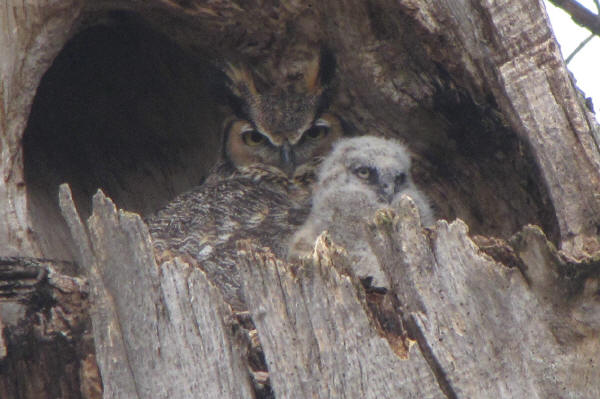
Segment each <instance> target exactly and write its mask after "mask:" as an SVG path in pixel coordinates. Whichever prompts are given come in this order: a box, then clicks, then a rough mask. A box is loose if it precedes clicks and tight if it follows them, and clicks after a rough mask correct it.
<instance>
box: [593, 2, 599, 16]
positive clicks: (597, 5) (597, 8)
mask: <svg viewBox="0 0 600 399" xmlns="http://www.w3.org/2000/svg"><path fill="white" fill-rule="evenodd" d="M594 4H596V11H597V12H598V14H600V0H594Z"/></svg>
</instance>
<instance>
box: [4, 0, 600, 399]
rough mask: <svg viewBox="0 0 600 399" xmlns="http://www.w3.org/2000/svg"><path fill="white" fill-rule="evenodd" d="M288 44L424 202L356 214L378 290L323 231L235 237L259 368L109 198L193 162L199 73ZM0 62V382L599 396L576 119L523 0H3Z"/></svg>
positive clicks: (543, 24)
mask: <svg viewBox="0 0 600 399" xmlns="http://www.w3.org/2000/svg"><path fill="white" fill-rule="evenodd" d="M303 40H305V41H308V42H320V43H322V44H324V45H325V46H326V47H328V48H329V49H330V50H331V51H332V53H333V54H334V55H335V57H336V61H337V66H336V78H335V96H334V97H333V101H332V106H331V107H332V110H333V111H334V112H336V113H338V114H339V115H340V116H342V117H343V119H344V121H345V122H346V125H347V129H348V130H350V131H351V132H353V133H358V134H377V135H385V136H389V137H396V138H398V139H400V140H402V141H404V142H406V143H407V145H408V146H409V148H410V149H411V151H412V152H413V154H414V158H415V171H414V175H415V177H416V182H417V184H418V185H419V186H420V187H422V189H423V190H424V191H425V192H427V194H428V196H429V197H431V199H432V201H433V203H434V204H435V205H436V207H437V214H438V215H437V216H438V217H439V218H440V219H444V220H441V221H439V222H438V223H437V225H436V226H435V227H434V228H433V229H432V230H427V231H425V230H422V229H421V228H420V226H419V224H418V219H417V216H416V215H415V213H414V209H413V206H412V204H411V203H410V201H407V202H406V203H405V204H404V205H403V206H402V207H401V208H400V209H398V210H397V214H393V213H381V214H378V215H374V221H373V224H372V225H371V227H370V231H371V236H370V243H371V245H372V247H373V248H374V251H375V252H376V253H377V255H378V259H380V261H381V264H382V266H383V267H384V269H385V270H386V272H387V273H388V275H389V277H390V281H392V282H393V284H392V289H391V290H390V291H389V292H387V293H385V294H383V293H380V292H370V291H367V292H365V290H364V288H363V287H362V286H361V284H360V283H359V282H357V281H356V280H355V279H354V278H353V277H352V276H350V275H349V274H348V272H347V270H348V269H349V268H347V267H346V266H345V262H346V260H345V259H344V258H343V255H340V253H339V252H338V250H337V249H336V247H335V245H334V244H332V243H330V242H329V241H328V240H327V239H326V238H325V237H322V238H321V239H320V240H319V241H318V243H317V246H316V250H315V254H314V256H313V257H312V258H311V259H307V260H305V262H304V263H303V264H302V265H290V264H287V263H285V262H283V261H282V260H279V259H275V258H274V257H273V256H272V255H271V254H270V253H269V251H268V249H264V248H260V247H259V246H258V245H257V244H256V243H251V242H242V243H240V255H241V258H240V270H241V273H242V274H243V276H244V288H245V293H246V296H247V299H248V306H249V315H250V317H251V318H252V320H253V322H254V325H255V326H256V333H257V334H258V335H257V337H258V339H257V340H258V341H259V342H260V351H263V352H264V356H265V359H266V365H267V367H268V373H267V371H257V370H256V369H254V368H253V367H252V365H251V364H250V363H252V361H251V360H250V357H251V356H252V355H251V353H253V351H256V344H257V342H255V341H257V340H254V341H253V339H254V338H256V337H255V336H254V334H255V332H254V331H250V332H249V336H248V334H247V333H248V331H247V330H246V327H247V325H244V321H241V320H240V315H239V314H233V313H232V312H231V310H230V309H229V308H228V307H227V306H226V305H225V304H224V302H223V300H222V299H221V297H220V295H219V293H218V291H217V290H216V289H215V287H213V286H212V284H211V282H210V281H208V280H207V278H206V277H205V275H204V274H203V273H202V271H200V270H198V269H195V268H192V267H190V266H188V265H186V264H185V263H184V262H183V261H182V260H175V261H173V262H170V263H166V264H163V265H156V264H155V261H154V257H153V253H152V251H151V243H150V241H149V240H150V239H149V236H148V232H147V229H146V227H145V226H144V224H143V222H142V221H141V219H140V217H139V216H137V215H136V214H135V213H133V212H137V213H139V214H141V215H142V216H146V215H148V214H150V213H151V212H153V211H155V210H156V209H157V208H159V207H161V206H162V205H164V204H165V203H166V202H167V201H169V200H170V199H171V198H173V196H175V195H176V194H178V193H180V192H182V191H184V190H186V189H188V188H190V187H191V186H194V185H196V184H199V183H200V182H201V180H202V178H204V177H206V174H207V171H208V169H209V168H210V166H211V165H212V164H213V163H214V162H215V161H216V158H217V156H218V154H219V145H220V137H219V134H218V132H219V128H218V126H219V124H220V123H221V122H222V120H223V119H224V117H225V116H226V115H227V114H228V113H229V112H230V110H228V108H227V104H226V101H225V95H224V94H223V90H224V80H223V79H224V78H223V75H222V73H221V72H220V71H219V67H220V66H222V65H223V63H224V62H225V61H234V62H240V63H245V64H247V65H249V66H250V67H257V68H258V67H261V66H265V65H266V66H267V67H266V68H267V69H268V68H269V67H270V68H275V67H274V65H277V63H278V62H279V61H280V59H281V58H282V57H285V56H286V54H287V53H286V51H285V50H286V48H287V47H286V46H288V45H289V43H290V42H291V41H294V42H297V41H303ZM0 59H2V63H0V78H1V79H0V82H1V83H0V98H1V99H2V101H1V102H0V149H1V154H2V155H1V156H0V176H2V179H3V180H2V184H0V255H1V256H15V255H18V256H19V258H18V259H21V260H20V261H19V262H20V263H19V262H17V263H11V262H12V261H11V260H10V259H14V258H4V263H3V262H0V266H2V268H0V297H1V298H2V299H3V303H2V305H1V307H2V311H1V312H0V314H1V318H2V336H1V338H2V339H1V343H2V345H0V396H2V397H9V398H10V397H14V398H43V397H48V398H51V397H64V398H71V397H72V398H79V397H101V396H102V395H103V396H104V397H106V398H109V397H127V398H136V397H139V398H143V397H198V396H199V397H202V396H207V397H208V396H209V395H212V396H222V397H253V396H261V395H267V394H265V393H264V392H263V393H260V392H259V391H258V390H257V386H259V385H261V384H267V385H270V386H271V387H272V389H273V393H274V395H275V397H280V398H284V397H294V398H299V397H307V398H308V397H343V396H346V397H381V398H386V397H424V398H428V397H447V398H461V397H464V398H467V397H469V398H471V397H473V398H475V397H481V398H487V397H523V398H524V397H530V396H531V397H540V398H542V397H561V398H589V397H599V396H600V392H599V390H600V384H599V383H598V381H600V378H598V377H599V376H598V371H597V370H598V368H599V367H598V364H597V359H598V354H599V348H598V339H597V337H598V329H599V328H600V317H599V316H598V314H600V309H599V308H598V275H599V269H598V262H597V259H598V252H599V251H600V242H599V240H598V227H597V226H598V225H600V203H599V200H598V195H597V192H598V190H599V187H600V152H599V150H598V140H599V132H600V130H599V129H598V125H597V124H596V122H595V120H594V116H593V115H592V113H591V112H590V110H588V109H587V108H586V106H585V103H584V101H582V98H581V94H580V93H578V91H577V90H576V88H575V87H574V84H573V81H572V79H571V77H570V75H569V72H568V71H567V70H566V68H565V65H564V62H563V61H562V58H561V55H560V52H559V48H558V45H557V44H556V41H555V39H554V37H553V35H552V31H551V30H550V27H549V25H548V20H547V17H546V14H545V11H544V9H543V5H542V3H541V1H534V0H531V1H517V0H503V1H500V2H494V3H493V4H492V3H491V2H477V1H475V2H473V1H470V2H467V1H460V2H457V1H437V2H427V1H422V0H401V1H388V0H377V1H364V0H346V1H327V2H318V3H317V2H315V3H310V4H309V3H305V2H294V1H284V2H280V3H278V4H269V5H265V4H264V2H262V1H258V2H254V1H250V2H235V1H225V0H223V1H211V2H203V1H200V0H193V1H185V2H183V1H161V0H152V1H145V2H138V1H134V0H102V1H98V0H89V1H86V0H56V1H52V2H47V1H28V2H25V3H23V2H18V1H14V0H7V2H6V5H5V6H4V7H1V8H0ZM63 182H68V183H69V185H70V187H71V190H72V191H71V190H69V189H68V188H67V187H66V186H65V187H63V188H62V189H61V191H60V204H59V200H58V198H59V192H58V186H59V184H61V183H63ZM98 187H100V188H102V189H103V191H104V192H106V193H107V195H105V194H102V193H98V194H96V195H95V196H94V199H93V201H92V202H91V205H90V198H91V196H92V194H93V193H95V192H96V190H97V188H98ZM108 196H110V198H112V200H110V199H109V198H108ZM113 201H114V203H113ZM117 208H122V209H126V211H123V210H119V211H117ZM88 216H90V217H89V219H87V218H88ZM86 219H87V221H86V222H85V223H84V222H83V221H82V220H86ZM65 221H66V222H65ZM23 257H38V258H52V259H59V260H65V261H68V262H51V263H48V262H45V261H42V262H33V261H32V263H31V264H30V263H27V261H23V259H24V258H23ZM27 259H29V258H27ZM69 261H76V263H77V265H78V266H77V267H73V266H72V264H71V263H69ZM5 266H6V267H5ZM4 267H5V268H4ZM82 276H85V278H86V279H87V281H88V282H89V289H88V287H87V285H86V284H85V283H84V282H83V281H82V280H81V277H82ZM15 282H16V283H15ZM40 293H42V294H43V295H41V294H40ZM88 293H89V296H90V299H91V301H90V302H91V304H90V305H88V302H87V296H88ZM40 298H42V300H40ZM88 310H89V314H88V313H87V311H88ZM253 337H254V338H253ZM59 354H60V356H59ZM100 377H101V378H100ZM32 381H33V382H32ZM29 382H32V383H29Z"/></svg>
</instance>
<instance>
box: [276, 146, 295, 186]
mask: <svg viewBox="0 0 600 399" xmlns="http://www.w3.org/2000/svg"><path fill="white" fill-rule="evenodd" d="M279 156H280V157H281V170H283V171H284V172H285V174H287V175H288V177H292V175H293V174H294V170H296V160H295V159H294V158H295V157H294V151H293V149H292V146H291V145H290V143H288V142H287V141H286V142H285V143H283V145H282V146H281V149H280V150H279Z"/></svg>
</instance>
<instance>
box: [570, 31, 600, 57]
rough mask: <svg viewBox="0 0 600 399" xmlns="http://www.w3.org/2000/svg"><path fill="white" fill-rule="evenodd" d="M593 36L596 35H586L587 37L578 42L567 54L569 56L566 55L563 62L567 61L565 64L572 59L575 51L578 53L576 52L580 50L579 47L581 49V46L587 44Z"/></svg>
mask: <svg viewBox="0 0 600 399" xmlns="http://www.w3.org/2000/svg"><path fill="white" fill-rule="evenodd" d="M594 36H596V35H594V34H593V33H592V34H591V35H589V36H588V37H587V38H586V39H585V40H584V41H582V42H581V43H579V46H577V47H576V48H575V50H573V52H572V53H571V54H569V56H568V57H567V59H566V60H565V63H567V64H568V63H569V62H571V60H572V59H573V57H575V55H576V54H577V53H578V52H579V51H580V50H581V49H582V48H583V47H584V46H585V45H586V44H588V42H589V41H590V40H592V39H593V38H594Z"/></svg>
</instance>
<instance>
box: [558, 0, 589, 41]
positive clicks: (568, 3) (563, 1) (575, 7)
mask: <svg viewBox="0 0 600 399" xmlns="http://www.w3.org/2000/svg"><path fill="white" fill-rule="evenodd" d="M548 1H550V3H552V4H554V5H555V6H557V7H560V8H562V9H563V10H564V11H566V12H567V13H568V14H569V15H570V16H571V19H572V20H573V21H575V23H576V24H577V25H580V26H582V27H584V28H586V29H588V30H589V31H590V32H592V33H593V34H595V35H597V36H600V16H598V15H596V14H594V13H593V12H591V11H590V10H588V9H587V8H585V7H584V6H582V5H581V4H579V3H578V2H576V1H575V0H548ZM594 2H595V3H596V7H598V8H599V11H598V12H599V13H600V4H599V3H600V2H599V1H598V0H594Z"/></svg>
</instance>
